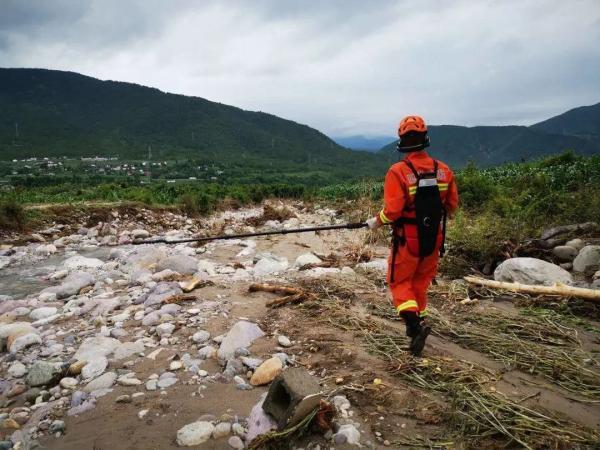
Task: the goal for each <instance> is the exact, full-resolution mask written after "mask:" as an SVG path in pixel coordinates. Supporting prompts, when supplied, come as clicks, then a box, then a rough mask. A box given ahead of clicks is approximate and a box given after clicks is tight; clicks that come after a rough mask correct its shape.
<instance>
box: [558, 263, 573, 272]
mask: <svg viewBox="0 0 600 450" xmlns="http://www.w3.org/2000/svg"><path fill="white" fill-rule="evenodd" d="M559 266H560V267H561V268H562V269H565V270H572V269H573V263H572V262H566V263H561V264H559Z"/></svg>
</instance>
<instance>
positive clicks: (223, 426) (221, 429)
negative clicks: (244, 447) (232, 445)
mask: <svg viewBox="0 0 600 450" xmlns="http://www.w3.org/2000/svg"><path fill="white" fill-rule="evenodd" d="M230 433H231V424H230V423H229V422H220V423H218V424H217V425H216V426H215V428H214V430H213V433H212V437H213V438H214V439H221V438H224V437H226V436H229V434H230Z"/></svg>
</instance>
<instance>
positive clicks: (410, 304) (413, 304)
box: [396, 300, 419, 314]
mask: <svg viewBox="0 0 600 450" xmlns="http://www.w3.org/2000/svg"><path fill="white" fill-rule="evenodd" d="M418 310H419V305H418V304H417V301H416V300H404V301H403V302H402V303H400V304H399V305H398V306H396V312H397V313H398V314H400V313H401V312H404V311H413V312H417V311H418Z"/></svg>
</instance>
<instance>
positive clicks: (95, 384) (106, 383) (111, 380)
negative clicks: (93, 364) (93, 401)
mask: <svg viewBox="0 0 600 450" xmlns="http://www.w3.org/2000/svg"><path fill="white" fill-rule="evenodd" d="M115 381H117V374H116V373H114V372H106V373H105V374H104V375H101V376H99V377H98V378H96V379H95V380H92V381H90V382H89V383H88V384H87V385H86V386H85V387H84V388H83V390H84V391H85V392H93V391H97V390H100V389H109V388H111V387H112V386H113V385H114V384H115Z"/></svg>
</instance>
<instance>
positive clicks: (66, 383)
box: [60, 377, 79, 390]
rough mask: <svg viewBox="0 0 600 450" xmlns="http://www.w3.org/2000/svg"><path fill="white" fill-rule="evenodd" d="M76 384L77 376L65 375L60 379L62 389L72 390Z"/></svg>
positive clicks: (77, 382)
mask: <svg viewBox="0 0 600 450" xmlns="http://www.w3.org/2000/svg"><path fill="white" fill-rule="evenodd" d="M78 384H79V381H77V378H71V377H65V378H63V379H62V380H60V387H61V388H63V389H69V390H72V389H75V388H76V387H77V385H78Z"/></svg>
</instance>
